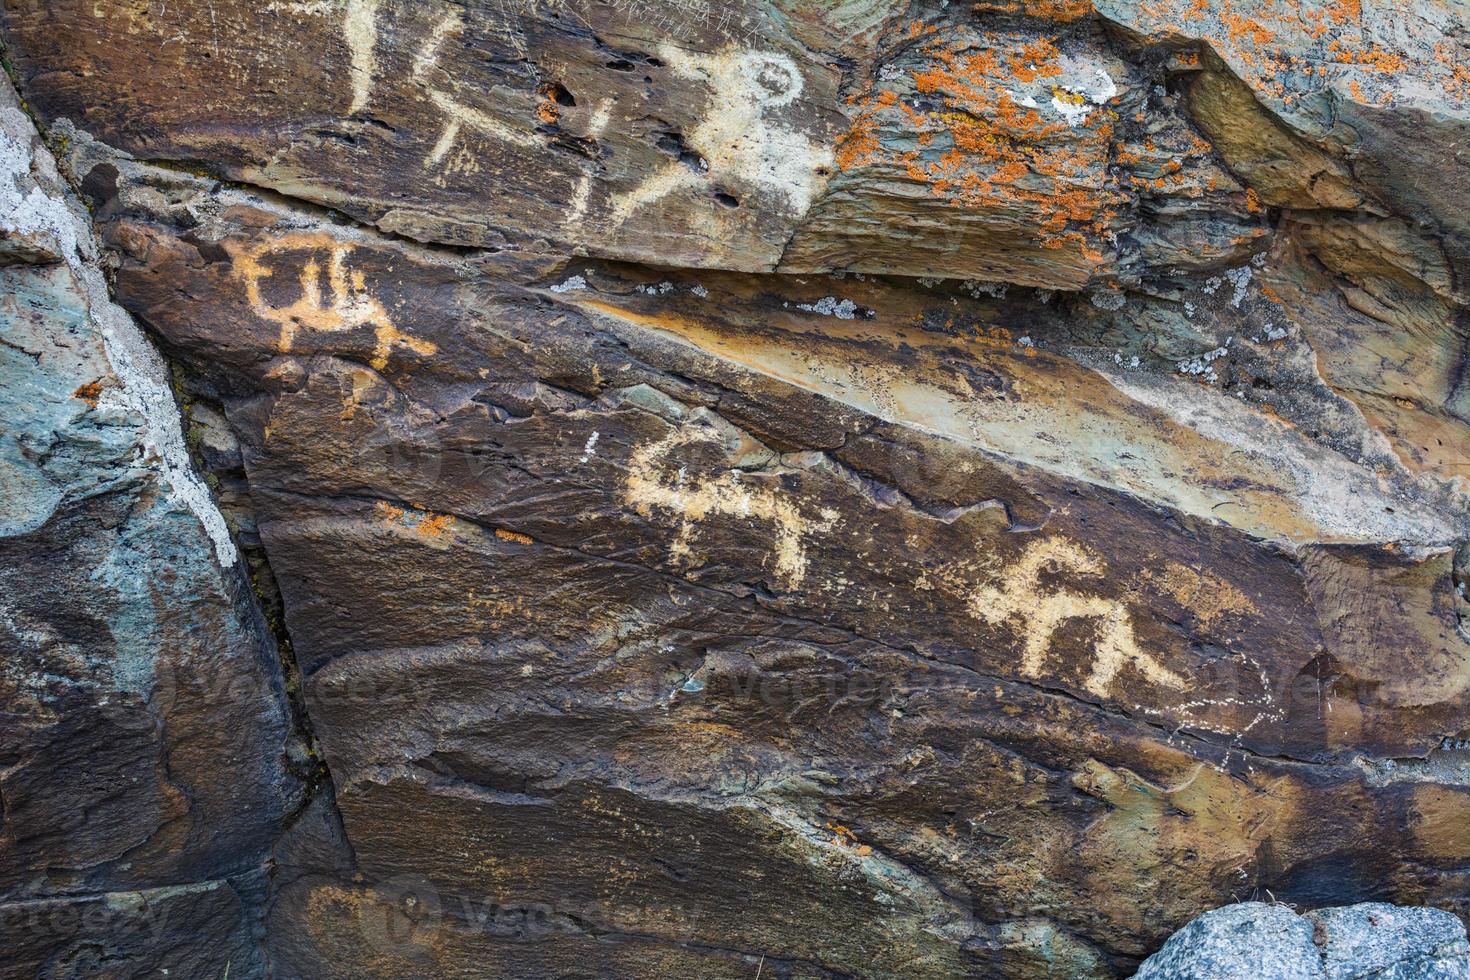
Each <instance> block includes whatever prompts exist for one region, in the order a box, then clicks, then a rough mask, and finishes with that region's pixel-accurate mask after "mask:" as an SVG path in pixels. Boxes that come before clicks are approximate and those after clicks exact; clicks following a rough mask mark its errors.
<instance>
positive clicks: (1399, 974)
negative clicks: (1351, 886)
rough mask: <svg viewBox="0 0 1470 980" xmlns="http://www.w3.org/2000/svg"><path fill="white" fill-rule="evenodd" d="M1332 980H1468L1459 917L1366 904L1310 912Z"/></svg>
mask: <svg viewBox="0 0 1470 980" xmlns="http://www.w3.org/2000/svg"><path fill="white" fill-rule="evenodd" d="M1306 918H1307V919H1309V920H1311V921H1312V922H1313V923H1315V924H1316V926H1317V933H1316V934H1317V941H1318V942H1319V943H1321V949H1322V962H1323V966H1324V968H1325V975H1326V976H1327V978H1328V980H1360V978H1369V977H1371V978H1373V980H1464V978H1466V977H1470V944H1467V943H1466V941H1465V926H1464V924H1463V923H1461V922H1460V920H1459V919H1457V918H1455V917H1454V916H1453V915H1451V914H1449V913H1448V912H1441V911H1440V910H1439V909H1424V908H1401V907H1399V906H1395V905H1384V904H1382V903H1378V902H1367V903H1364V904H1362V905H1353V906H1349V907H1347V908H1338V909H1323V910H1321V911H1320V912H1310V913H1308V914H1307V915H1306Z"/></svg>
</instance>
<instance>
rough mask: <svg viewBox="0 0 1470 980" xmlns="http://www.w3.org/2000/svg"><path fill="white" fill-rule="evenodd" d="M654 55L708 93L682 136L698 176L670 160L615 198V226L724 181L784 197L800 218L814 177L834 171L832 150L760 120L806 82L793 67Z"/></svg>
mask: <svg viewBox="0 0 1470 980" xmlns="http://www.w3.org/2000/svg"><path fill="white" fill-rule="evenodd" d="M659 57H660V58H662V59H663V60H664V62H665V63H666V64H668V65H669V66H670V67H671V68H672V69H673V70H674V71H675V72H676V73H677V74H679V75H681V76H683V77H685V78H693V79H699V80H702V81H703V82H704V83H705V85H706V86H708V87H709V89H710V91H711V93H712V96H713V97H712V100H711V102H710V106H709V108H708V110H707V111H706V113H705V116H704V118H703V119H702V120H701V121H700V122H699V123H698V125H696V126H695V127H694V129H693V130H692V131H691V132H690V133H689V134H688V135H687V138H686V144H687V145H688V146H689V147H690V148H691V149H692V150H694V151H696V152H698V153H699V154H701V155H702V156H703V158H704V165H703V166H702V167H700V168H699V169H698V170H696V169H695V168H692V167H690V166H689V165H688V164H687V163H684V162H683V161H677V160H675V161H670V162H668V163H667V164H665V165H664V167H663V168H662V169H660V170H659V171H658V172H657V173H655V174H653V175H652V176H650V177H649V178H648V179H647V180H645V181H644V182H643V183H642V184H640V185H639V186H638V187H636V188H635V189H633V190H632V191H629V192H627V193H626V194H618V195H615V196H614V197H613V200H612V210H611V216H612V219H613V222H614V224H615V225H621V224H622V223H623V222H625V221H627V220H628V219H629V218H630V217H632V216H633V214H634V213H636V212H637V211H638V210H639V209H641V208H645V207H648V206H649V205H652V204H655V203H657V202H658V201H660V200H662V199H663V198H665V197H667V196H668V195H669V194H672V193H674V192H675V191H677V190H680V189H681V188H685V187H693V186H698V185H700V184H713V183H715V182H719V181H725V180H733V181H737V182H741V183H744V184H749V185H754V186H755V187H758V188H760V189H762V190H764V191H767V192H769V193H770V194H771V195H772V196H773V197H776V198H781V199H784V200H785V203H786V205H787V207H788V209H789V210H790V211H791V212H792V213H794V214H798V215H800V214H804V213H806V211H807V209H808V208H809V207H810V206H811V202H812V198H813V197H814V196H815V195H816V193H817V191H818V190H819V189H820V188H821V186H822V184H823V183H824V182H825V177H823V176H822V174H821V173H820V171H822V170H823V169H824V168H827V167H830V166H831V165H832V152H831V150H830V149H827V148H824V147H821V146H818V145H817V144H815V143H813V142H812V141H811V140H810V139H808V138H807V137H806V136H804V135H803V134H801V133H799V132H797V131H796V130H794V129H792V128H790V127H788V126H785V125H782V124H780V123H777V122H771V121H769V120H767V118H766V114H767V113H768V112H770V111H771V110H774V109H779V108H781V107H782V106H785V105H789V104H790V103H791V102H793V101H795V99H796V97H797V96H798V95H800V94H801V91H802V88H803V86H804V84H805V83H804V81H803V79H802V75H801V70H800V69H799V68H797V66H796V62H794V61H792V60H791V59H790V58H788V57H787V56H786V55H784V54H777V53H774V52H768V51H757V50H752V49H749V48H736V47H728V48H724V49H723V50H721V51H719V52H716V53H715V54H709V55H705V54H698V53H693V52H689V51H685V50H683V49H682V48H677V47H675V46H673V45H671V44H663V45H660V46H659Z"/></svg>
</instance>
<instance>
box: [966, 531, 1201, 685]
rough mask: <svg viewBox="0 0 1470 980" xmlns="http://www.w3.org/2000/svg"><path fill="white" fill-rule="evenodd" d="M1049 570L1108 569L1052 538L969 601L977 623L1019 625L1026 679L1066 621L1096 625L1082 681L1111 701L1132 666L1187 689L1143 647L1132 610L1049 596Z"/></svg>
mask: <svg viewBox="0 0 1470 980" xmlns="http://www.w3.org/2000/svg"><path fill="white" fill-rule="evenodd" d="M1048 567H1050V568H1051V569H1053V570H1055V571H1058V572H1063V571H1066V572H1075V573H1077V574H1079V575H1085V576H1097V575H1101V574H1103V572H1104V570H1105V569H1104V566H1103V564H1102V562H1101V561H1100V560H1099V559H1098V558H1097V557H1096V556H1095V555H1093V554H1091V553H1089V552H1088V551H1087V550H1085V549H1084V548H1082V547H1080V546H1079V545H1077V544H1075V543H1073V542H1071V541H1067V540H1065V539H1064V538H1047V539H1046V540H1044V541H1038V542H1036V543H1035V544H1033V545H1031V546H1030V547H1029V548H1027V549H1026V551H1025V552H1024V553H1023V554H1022V555H1021V558H1020V559H1019V560H1018V561H1017V562H1016V563H1015V564H1014V565H1012V566H1010V567H1009V568H1007V569H1005V570H1004V571H1003V572H1002V573H1001V576H1000V582H999V584H998V585H986V586H982V587H980V588H978V589H976V590H975V591H974V592H973V593H972V594H971V596H970V604H969V605H970V613H971V615H973V616H975V617H976V618H978V619H983V620H985V621H986V622H987V623H990V624H992V625H999V624H1001V623H1007V622H1012V621H1019V622H1020V624H1021V625H1020V628H1021V630H1022V631H1023V633H1024V636H1025V641H1024V645H1023V647H1022V658H1021V673H1022V674H1023V675H1025V676H1027V677H1036V676H1038V675H1039V674H1040V673H1041V670H1042V667H1043V666H1044V665H1045V663H1046V655H1047V652H1048V651H1049V650H1050V648H1051V641H1052V637H1053V636H1054V635H1055V634H1056V632H1057V630H1058V629H1059V628H1060V627H1061V625H1062V624H1063V623H1064V622H1066V621H1067V620H1069V619H1093V620H1096V621H1097V644H1096V646H1095V648H1094V649H1093V662H1092V670H1091V671H1090V672H1089V673H1088V676H1087V679H1086V680H1085V681H1084V682H1083V686H1084V687H1086V688H1087V690H1089V691H1091V692H1092V693H1093V694H1096V695H1098V696H1099V697H1104V696H1106V695H1107V693H1108V691H1109V689H1110V688H1111V687H1112V683H1113V680H1114V678H1116V677H1117V675H1118V672H1119V671H1121V670H1123V669H1124V668H1125V667H1132V668H1133V669H1134V670H1137V671H1138V672H1139V673H1141V674H1142V675H1143V676H1144V677H1146V678H1148V680H1150V681H1151V682H1153V683H1155V684H1161V685H1167V686H1169V687H1176V688H1183V687H1184V686H1185V682H1184V679H1183V678H1181V677H1180V676H1179V675H1178V674H1176V673H1174V672H1173V671H1171V670H1169V669H1168V668H1167V667H1164V666H1163V665H1162V664H1160V663H1159V662H1158V661H1157V660H1156V659H1154V658H1153V657H1152V656H1151V655H1150V654H1148V653H1146V652H1144V651H1143V650H1142V649H1140V648H1139V646H1138V642H1137V640H1136V639H1135V637H1134V635H1133V618H1132V616H1131V614H1130V613H1129V612H1128V607H1127V606H1125V605H1124V604H1123V603H1121V602H1119V601H1118V600H1116V599H1108V598H1106V597H1104V596H1100V595H1088V594H1085V593H1081V592H1074V591H1072V590H1070V589H1058V590H1056V591H1052V592H1045V591H1043V590H1042V588H1043V587H1042V583H1041V576H1042V573H1043V572H1044V571H1045V570H1046V569H1047V568H1048Z"/></svg>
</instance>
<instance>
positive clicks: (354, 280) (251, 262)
mask: <svg viewBox="0 0 1470 980" xmlns="http://www.w3.org/2000/svg"><path fill="white" fill-rule="evenodd" d="M354 248H355V246H352V245H348V244H345V243H343V242H340V241H337V240H335V239H333V238H331V237H329V236H327V235H288V236H285V237H284V238H280V239H276V240H274V241H271V242H267V243H265V244H264V245H260V246H257V247H255V248H252V249H248V250H246V249H239V248H235V249H231V251H232V254H233V256H234V260H235V275H237V276H239V277H240V279H241V280H242V281H243V282H244V283H245V296H246V298H247V299H248V300H249V301H250V308H251V310H253V311H254V312H255V314H256V315H257V316H259V317H260V318H261V319H263V320H268V321H270V322H271V323H275V324H277V325H278V326H280V328H281V337H280V341H279V342H278V343H277V350H279V351H280V352H281V353H282V354H288V353H290V352H291V351H292V350H293V349H294V347H295V343H296V335H297V334H298V333H299V332H301V331H303V330H307V331H319V332H322V333H339V332H341V331H344V330H356V329H358V328H360V327H365V326H371V327H373V328H374V329H375V331H376V336H377V345H376V346H375V347H374V349H373V356H372V361H371V363H372V366H373V367H374V368H375V369H376V370H379V371H381V370H383V368H385V367H387V365H388V357H389V355H390V354H391V353H392V352H393V349H394V348H395V347H404V348H407V349H408V350H411V351H413V352H414V353H415V354H419V355H422V356H424V357H427V356H429V355H430V354H433V353H435V352H436V351H437V350H438V347H437V346H436V345H434V344H432V343H430V342H429V341H427V340H419V339H418V338H416V337H410V336H409V335H408V334H405V333H403V332H402V331H401V330H399V329H398V328H397V326H395V325H394V323H393V319H392V317H390V316H389V315H388V310H387V308H386V307H384V306H383V304H382V303H381V302H379V300H378V299H377V298H376V297H374V296H372V295H371V294H370V293H368V291H367V285H366V282H365V279H364V277H363V274H362V273H361V272H359V271H357V270H352V269H349V268H348V262H347V259H348V256H349V255H351V254H352V252H353V250H354ZM289 252H305V253H306V254H307V256H308V258H307V259H306V261H305V262H304V264H303V265H302V266H301V272H300V274H299V276H298V278H297V283H298V284H299V286H300V293H301V294H300V296H299V297H298V298H297V299H296V300H295V301H294V302H292V303H291V304H289V305H287V306H274V305H272V304H271V303H270V302H269V301H268V300H267V299H266V296H265V294H264V291H263V288H262V284H263V283H264V282H265V281H266V280H268V279H270V278H271V277H273V276H274V275H275V273H276V270H275V268H274V267H273V266H271V265H268V264H267V260H268V259H269V258H270V257H271V256H273V255H282V254H285V253H289ZM323 252H325V253H326V255H327V264H326V268H325V270H324V269H323V268H322V266H321V265H320V263H319V262H318V261H317V259H316V258H315V256H316V255H320V254H321V253H323ZM323 273H325V277H326V285H327V292H328V295H326V296H324V295H323V293H322V278H323Z"/></svg>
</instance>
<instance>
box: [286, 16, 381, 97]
mask: <svg viewBox="0 0 1470 980" xmlns="http://www.w3.org/2000/svg"><path fill="white" fill-rule="evenodd" d="M379 3H380V0H295V2H289V0H288V2H285V3H273V4H271V5H270V6H269V7H267V8H266V9H267V10H272V11H275V10H288V11H290V12H292V13H297V14H308V15H312V16H322V15H325V14H329V13H335V12H336V11H338V10H341V11H342V36H343V38H345V39H346V41H347V51H348V53H349V54H350V55H351V59H352V105H351V106H349V107H348V109H347V114H348V115H351V114H353V113H354V112H360V111H361V110H362V109H364V108H366V107H367V104H368V99H370V98H372V94H373V83H374V82H375V81H376V80H377V75H378V55H377V48H378V5H379Z"/></svg>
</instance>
